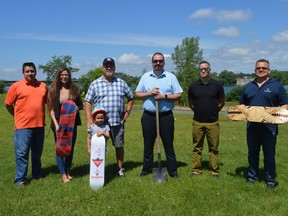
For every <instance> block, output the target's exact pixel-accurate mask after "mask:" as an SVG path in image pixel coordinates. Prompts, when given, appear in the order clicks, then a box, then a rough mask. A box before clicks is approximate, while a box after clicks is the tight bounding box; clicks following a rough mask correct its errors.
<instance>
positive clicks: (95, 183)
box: [90, 134, 106, 190]
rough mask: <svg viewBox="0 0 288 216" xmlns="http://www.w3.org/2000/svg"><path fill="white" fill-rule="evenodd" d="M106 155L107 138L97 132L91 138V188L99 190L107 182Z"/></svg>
mask: <svg viewBox="0 0 288 216" xmlns="http://www.w3.org/2000/svg"><path fill="white" fill-rule="evenodd" d="M105 155H106V139H105V137H104V136H103V135H102V136H100V137H98V136H97V134H95V135H93V136H92V139H91V154H90V188H91V189H93V190H97V189H99V188H102V187H103V186H104V183H105Z"/></svg>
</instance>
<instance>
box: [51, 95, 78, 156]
mask: <svg viewBox="0 0 288 216" xmlns="http://www.w3.org/2000/svg"><path fill="white" fill-rule="evenodd" d="M75 118H76V104H75V103H74V101H71V100H67V101H65V102H64V103H63V104H62V106H61V111H60V120H59V131H58V133H57V140H56V154H57V155H58V156H59V157H67V156H68V155H69V154H70V152H71V149H72V139H73V133H74V126H75Z"/></svg>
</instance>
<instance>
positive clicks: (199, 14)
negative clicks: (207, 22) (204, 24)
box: [189, 8, 214, 19]
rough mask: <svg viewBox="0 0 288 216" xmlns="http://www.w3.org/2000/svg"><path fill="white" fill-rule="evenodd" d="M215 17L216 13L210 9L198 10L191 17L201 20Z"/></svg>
mask: <svg viewBox="0 0 288 216" xmlns="http://www.w3.org/2000/svg"><path fill="white" fill-rule="evenodd" d="M213 16H214V11H213V10H212V9H209V8H202V9H199V10H196V11H195V12H193V13H192V14H191V15H190V17H189V18H190V19H201V18H208V17H213Z"/></svg>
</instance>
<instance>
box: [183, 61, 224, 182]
mask: <svg viewBox="0 0 288 216" xmlns="http://www.w3.org/2000/svg"><path fill="white" fill-rule="evenodd" d="M198 70H199V73H200V78H199V80H197V81H196V82H194V83H192V85H191V86H190V87H189V90H188V100H189V106H190V108H191V109H192V110H193V112H194V118H193V145H194V150H193V157H192V158H193V159H192V176H196V175H199V174H201V173H202V165H201V162H202V150H203V143H204V138H205V136H206V138H207V142H208V147H209V168H210V170H211V175H212V176H214V177H218V176H219V163H218V146H219V131H220V127H219V121H218V115H219V111H220V110H221V109H222V108H223V106H224V105H225V95H224V89H223V86H222V85H221V84H220V83H219V82H218V81H216V80H214V79H212V78H211V77H210V71H211V68H210V64H209V62H207V61H201V62H200V63H199V65H198Z"/></svg>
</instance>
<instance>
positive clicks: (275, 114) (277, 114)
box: [228, 105, 288, 124]
mask: <svg viewBox="0 0 288 216" xmlns="http://www.w3.org/2000/svg"><path fill="white" fill-rule="evenodd" d="M228 118H229V119H230V120H233V121H249V122H260V123H272V124H283V123H286V122H288V110H287V109H285V108H281V107H263V106H245V105H236V106H230V107H229V108H228Z"/></svg>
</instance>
